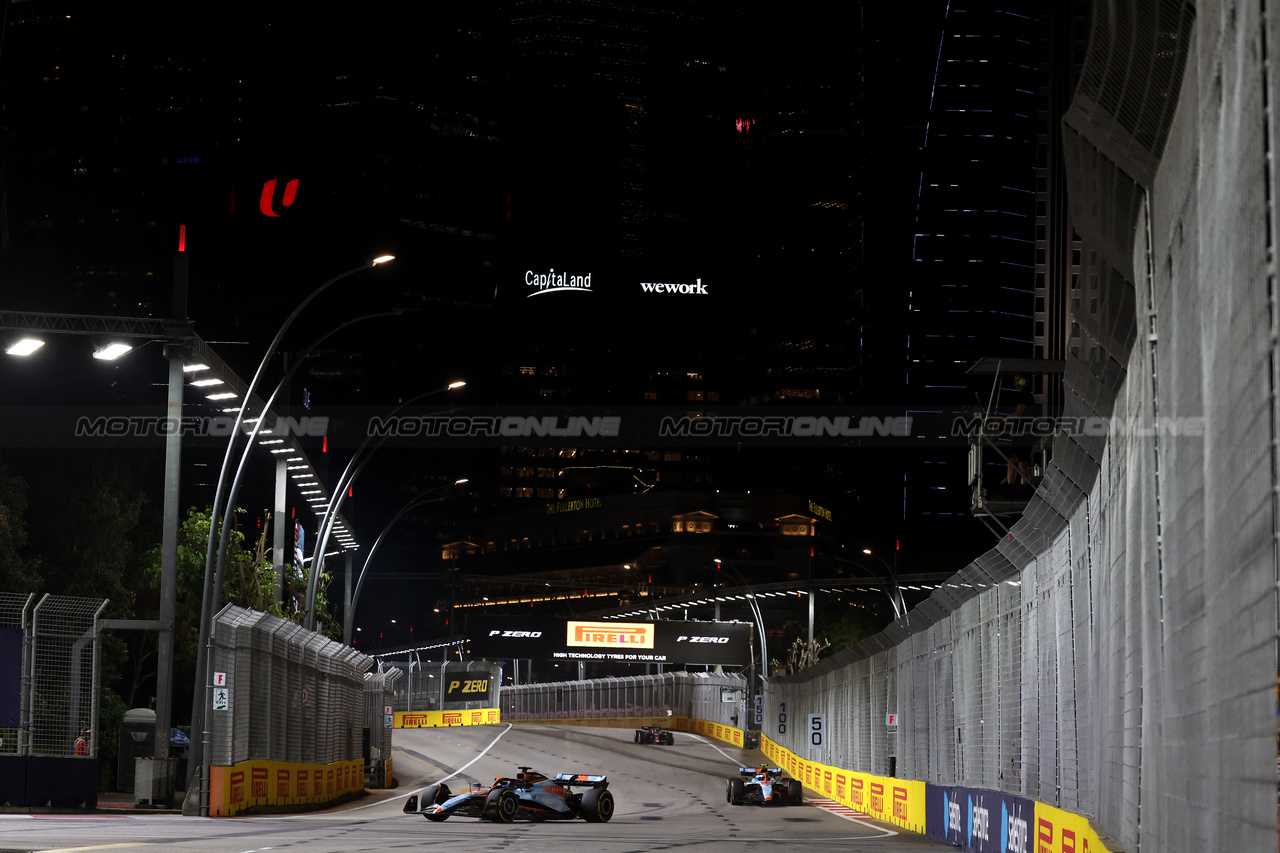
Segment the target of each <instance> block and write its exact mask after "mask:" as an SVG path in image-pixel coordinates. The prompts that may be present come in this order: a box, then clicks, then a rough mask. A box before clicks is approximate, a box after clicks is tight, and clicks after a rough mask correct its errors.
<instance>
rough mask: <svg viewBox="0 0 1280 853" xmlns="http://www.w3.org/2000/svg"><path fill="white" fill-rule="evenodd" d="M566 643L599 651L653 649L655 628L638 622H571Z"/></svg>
mask: <svg viewBox="0 0 1280 853" xmlns="http://www.w3.org/2000/svg"><path fill="white" fill-rule="evenodd" d="M565 642H566V644H567V645H570V646H579V647H586V648H597V649H652V648H653V626H652V625H646V624H644V623H638V622H570V623H569V627H568V637H567V638H566V640H565Z"/></svg>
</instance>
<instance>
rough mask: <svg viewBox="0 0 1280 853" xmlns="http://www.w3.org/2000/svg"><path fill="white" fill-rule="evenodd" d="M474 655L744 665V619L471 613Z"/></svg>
mask: <svg viewBox="0 0 1280 853" xmlns="http://www.w3.org/2000/svg"><path fill="white" fill-rule="evenodd" d="M466 630H467V636H468V638H469V643H470V648H471V654H472V656H473V657H483V658H497V659H515V658H532V659H535V660H557V661H559V660H564V661H614V662H621V663H698V664H709V665H715V664H721V665H726V666H748V665H749V664H750V663H751V643H752V631H751V625H749V624H747V623H745V622H667V621H659V622H620V621H619V622H615V621H612V620H608V619H604V620H596V621H585V620H566V619H551V618H540V617H519V616H514V617H505V616H472V617H470V618H469V619H468V620H467V626H466Z"/></svg>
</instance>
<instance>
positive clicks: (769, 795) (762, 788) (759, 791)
mask: <svg viewBox="0 0 1280 853" xmlns="http://www.w3.org/2000/svg"><path fill="white" fill-rule="evenodd" d="M725 799H727V800H728V801H729V803H730V804H731V805H735V806H740V805H743V804H744V803H759V804H760V805H762V806H799V805H803V804H804V786H803V785H801V784H800V782H799V780H796V779H788V778H787V777H786V776H784V775H783V774H782V768H781V767H739V768H738V778H736V779H730V780H728V783H727V784H726V786H725Z"/></svg>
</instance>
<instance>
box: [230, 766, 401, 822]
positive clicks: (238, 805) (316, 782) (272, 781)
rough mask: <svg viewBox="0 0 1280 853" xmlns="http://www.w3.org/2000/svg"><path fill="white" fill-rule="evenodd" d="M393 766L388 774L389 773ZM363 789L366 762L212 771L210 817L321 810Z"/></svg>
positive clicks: (232, 768)
mask: <svg viewBox="0 0 1280 853" xmlns="http://www.w3.org/2000/svg"><path fill="white" fill-rule="evenodd" d="M390 772H391V769H390V762H388V767H387V773H388V774H390ZM363 790H364V761H362V760H355V761H338V762H335V763H333V764H306V763H298V762H287V761H265V760H252V761H242V762H240V763H239V764H235V765H232V766H229V767H220V766H216V765H215V766H213V767H210V768H209V816H210V817H232V816H233V815H236V814H241V813H244V812H246V811H249V810H253V811H276V810H279V811H296V810H297V807H298V806H312V807H319V806H325V805H330V804H332V803H334V802H336V801H339V800H342V799H345V798H348V797H351V796H354V795H356V794H358V793H360V792H362V791H363Z"/></svg>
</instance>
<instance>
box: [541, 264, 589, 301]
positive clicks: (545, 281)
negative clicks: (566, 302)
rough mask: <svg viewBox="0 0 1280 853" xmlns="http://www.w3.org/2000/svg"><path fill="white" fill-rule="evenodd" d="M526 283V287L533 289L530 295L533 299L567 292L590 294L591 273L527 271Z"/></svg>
mask: <svg viewBox="0 0 1280 853" xmlns="http://www.w3.org/2000/svg"><path fill="white" fill-rule="evenodd" d="M524 283H525V286H526V287H531V288H533V291H532V292H531V293H530V294H529V296H531V297H533V296H542V295H544V294H547V293H563V292H565V291H578V292H579V293H590V292H591V273H587V274H586V275H574V274H572V273H567V272H556V271H555V270H548V271H547V272H545V273H536V272H534V271H533V270H525V273H524Z"/></svg>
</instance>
